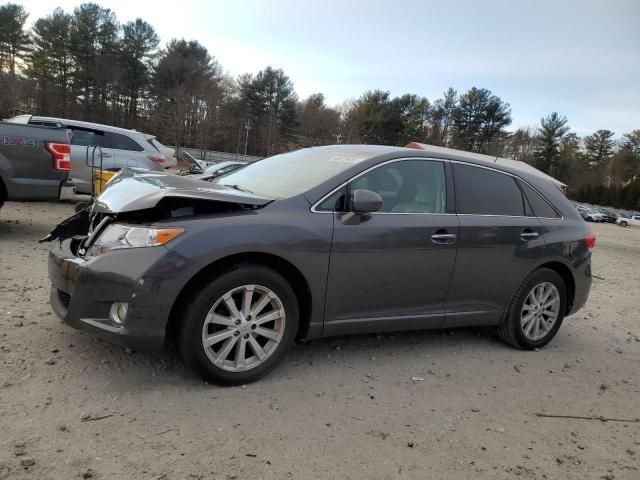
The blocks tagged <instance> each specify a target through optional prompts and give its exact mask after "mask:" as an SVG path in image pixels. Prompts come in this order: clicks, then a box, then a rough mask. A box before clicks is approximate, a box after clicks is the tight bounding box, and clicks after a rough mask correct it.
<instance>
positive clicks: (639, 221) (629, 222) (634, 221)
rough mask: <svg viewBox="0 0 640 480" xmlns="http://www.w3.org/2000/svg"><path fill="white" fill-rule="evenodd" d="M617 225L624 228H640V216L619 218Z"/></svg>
mask: <svg viewBox="0 0 640 480" xmlns="http://www.w3.org/2000/svg"><path fill="white" fill-rule="evenodd" d="M616 223H617V224H618V225H620V226H622V227H640V215H631V217H618V219H617V220H616Z"/></svg>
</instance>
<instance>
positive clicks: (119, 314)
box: [109, 302, 129, 325]
mask: <svg viewBox="0 0 640 480" xmlns="http://www.w3.org/2000/svg"><path fill="white" fill-rule="evenodd" d="M127 310H129V304H128V303H124V302H116V303H114V304H113V305H111V310H110V311H109V318H110V319H111V321H112V322H114V323H117V324H118V325H122V324H123V323H124V321H125V320H126V318H127Z"/></svg>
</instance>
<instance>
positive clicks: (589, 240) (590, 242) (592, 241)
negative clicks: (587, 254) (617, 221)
mask: <svg viewBox="0 0 640 480" xmlns="http://www.w3.org/2000/svg"><path fill="white" fill-rule="evenodd" d="M596 238H597V237H596V235H595V234H594V233H593V232H591V231H589V233H587V236H586V237H584V239H583V240H584V243H585V245H586V246H587V248H588V249H589V250H592V249H593V247H595V246H596Z"/></svg>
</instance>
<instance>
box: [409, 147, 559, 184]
mask: <svg viewBox="0 0 640 480" xmlns="http://www.w3.org/2000/svg"><path fill="white" fill-rule="evenodd" d="M406 148H413V149H417V150H425V151H427V152H429V153H432V154H434V155H438V156H441V155H444V156H455V157H456V158H457V159H459V160H465V159H467V160H469V161H471V162H473V163H480V164H492V165H500V166H503V167H507V168H508V169H512V170H515V171H519V172H525V173H528V174H529V175H534V176H537V177H540V178H543V179H545V180H548V181H551V182H553V183H554V184H555V185H557V186H559V187H561V188H565V187H566V186H567V185H566V184H565V183H562V182H561V181H560V180H557V179H555V178H553V177H552V176H550V175H547V174H546V173H544V172H542V171H540V170H538V169H537V168H535V167H532V166H531V165H529V164H528V163H525V162H521V161H519V160H511V159H509V158H502V157H494V156H491V155H482V154H480V153H473V152H465V151H463V150H456V149H454V148H445V147H437V146H435V145H427V144H426V143H418V142H411V143H409V144H408V145H407V147H406Z"/></svg>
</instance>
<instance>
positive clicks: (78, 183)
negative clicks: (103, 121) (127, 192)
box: [65, 125, 113, 193]
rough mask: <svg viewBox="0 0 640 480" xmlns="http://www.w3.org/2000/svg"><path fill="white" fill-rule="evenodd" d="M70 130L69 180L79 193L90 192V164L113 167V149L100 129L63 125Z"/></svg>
mask: <svg viewBox="0 0 640 480" xmlns="http://www.w3.org/2000/svg"><path fill="white" fill-rule="evenodd" d="M65 127H66V128H67V129H69V130H70V131H71V175H70V177H71V180H72V181H73V183H74V184H75V187H76V190H77V191H78V192H80V193H91V165H92V164H93V165H95V167H96V168H101V167H102V168H103V169H105V170H107V169H111V168H113V151H112V150H111V149H110V148H109V146H108V143H107V140H106V138H105V132H104V131H103V130H100V129H95V128H86V127H80V126H76V125H65Z"/></svg>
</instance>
